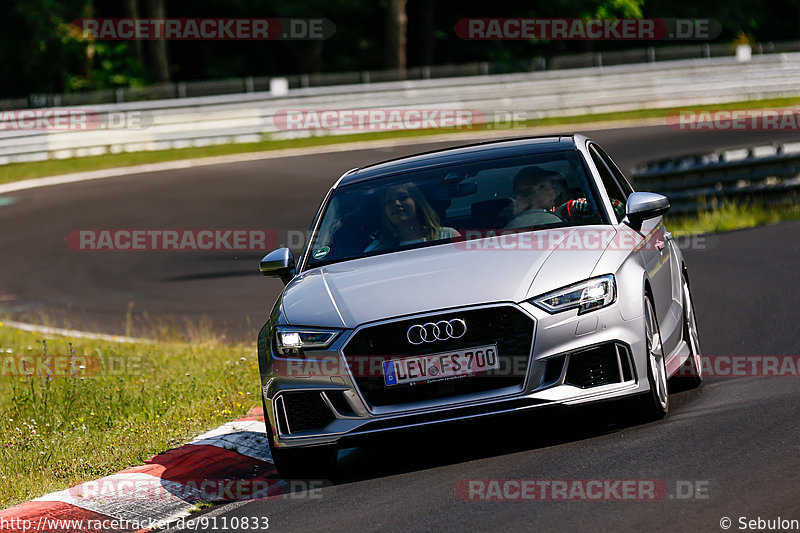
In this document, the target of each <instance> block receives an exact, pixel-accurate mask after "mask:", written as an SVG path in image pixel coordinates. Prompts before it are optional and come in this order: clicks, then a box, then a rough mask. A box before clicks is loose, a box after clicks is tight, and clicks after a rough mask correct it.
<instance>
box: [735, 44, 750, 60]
mask: <svg viewBox="0 0 800 533" xmlns="http://www.w3.org/2000/svg"><path fill="white" fill-rule="evenodd" d="M752 57H753V49H752V48H750V45H749V44H739V45H737V46H736V61H742V62H745V61H750V58H752Z"/></svg>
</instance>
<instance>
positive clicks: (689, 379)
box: [672, 276, 703, 390]
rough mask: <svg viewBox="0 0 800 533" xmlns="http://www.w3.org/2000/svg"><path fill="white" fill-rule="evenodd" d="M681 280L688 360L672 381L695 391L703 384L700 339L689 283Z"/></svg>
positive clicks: (684, 279) (682, 388) (684, 277)
mask: <svg viewBox="0 0 800 533" xmlns="http://www.w3.org/2000/svg"><path fill="white" fill-rule="evenodd" d="M682 279H683V338H684V339H685V340H686V343H687V344H688V345H689V354H690V355H689V358H688V359H687V360H686V361H684V363H683V364H682V365H681V368H680V369H679V370H678V373H677V374H675V376H673V377H672V381H673V382H674V383H675V385H677V386H678V387H679V388H680V389H681V390H689V389H695V388H697V387H699V386H700V384H701V383H702V382H703V362H702V360H701V356H700V353H701V352H700V339H699V334H698V332H697V319H696V318H695V314H694V301H693V299H692V293H691V291H690V290H689V281H688V280H687V279H686V276H682Z"/></svg>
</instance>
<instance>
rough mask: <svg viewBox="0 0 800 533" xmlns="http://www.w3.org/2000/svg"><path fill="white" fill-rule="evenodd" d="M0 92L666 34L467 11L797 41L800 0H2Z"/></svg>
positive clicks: (467, 55)
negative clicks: (274, 20) (143, 32)
mask: <svg viewBox="0 0 800 533" xmlns="http://www.w3.org/2000/svg"><path fill="white" fill-rule="evenodd" d="M4 5H6V7H7V9H6V13H5V16H4V17H2V18H0V98H9V97H22V96H27V95H29V94H32V93H62V92H76V91H82V90H93V89H103V88H113V87H139V86H145V85H148V84H152V83H157V82H159V81H191V80H206V79H225V78H234V77H244V76H271V75H283V74H286V75H288V74H301V73H317V72H341V71H358V70H374V69H383V68H398V67H399V68H404V67H408V68H410V67H417V66H425V65H443V64H457V63H466V62H473V61H489V62H493V63H503V62H514V61H520V60H526V59H529V58H531V57H535V56H545V57H548V56H554V55H558V54H565V53H573V52H584V51H590V50H601V51H602V50H614V49H620V48H643V47H645V46H651V45H655V46H668V45H670V44H672V45H675V44H678V43H674V42H673V43H670V42H656V43H653V42H630V41H627V42H626V41H617V42H610V41H604V42H597V41H558V42H556V41H551V42H546V41H539V42H534V41H464V40H461V39H459V38H458V37H457V36H456V34H455V32H454V31H453V26H454V25H455V23H456V22H457V21H458V20H459V19H461V18H468V17H585V18H613V17H620V18H622V17H661V18H714V19H716V20H717V21H718V22H719V23H720V24H721V26H722V33H721V34H720V35H719V37H718V38H716V39H715V42H730V43H734V42H762V43H766V42H779V41H790V40H800V0H771V1H763V2H753V1H752V0H747V1H746V0H725V1H718V0H692V1H691V2H687V1H686V0H682V1H678V0H550V1H547V2H541V1H540V2H536V1H533V2H531V1H515V0H512V1H502V2H486V1H485V0H482V1H477V0H291V1H277V0H201V1H197V0H6V2H5V4H4ZM132 16H133V17H137V16H138V17H148V18H162V17H175V18H180V17H192V18H194V17H229V18H249V17H303V18H328V19H330V20H331V21H332V22H333V23H334V24H335V25H336V34H335V35H334V36H333V37H332V38H330V39H328V40H324V41H107V42H102V41H97V42H88V41H85V40H81V39H79V38H77V37H76V36H75V35H73V34H71V32H70V31H69V22H70V21H72V20H74V19H76V18H82V17H83V18H86V17H102V18H115V17H117V18H118V17H132Z"/></svg>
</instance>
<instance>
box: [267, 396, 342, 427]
mask: <svg viewBox="0 0 800 533" xmlns="http://www.w3.org/2000/svg"><path fill="white" fill-rule="evenodd" d="M277 407H278V415H279V418H283V420H282V421H281V422H284V423H283V424H280V425H281V426H282V427H281V429H285V430H286V432H287V433H295V432H297V431H307V430H311V429H321V428H324V427H325V426H327V425H328V424H330V423H331V422H333V420H334V416H333V413H332V412H331V410H330V409H329V408H328V406H327V405H326V404H325V402H324V401H323V400H322V395H321V394H320V392H319V391H313V392H311V391H309V392H286V393H283V394H281V396H280V401H279V402H278V405H277Z"/></svg>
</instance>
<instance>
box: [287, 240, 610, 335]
mask: <svg viewBox="0 0 800 533" xmlns="http://www.w3.org/2000/svg"><path fill="white" fill-rule="evenodd" d="M596 229H597V230H598V231H601V232H604V233H606V234H609V235H611V237H612V238H613V235H614V234H615V231H614V230H613V229H610V228H609V226H603V227H598V228H596ZM584 230H586V227H584V228H581V231H584ZM576 231H577V230H576V228H569V229H560V230H548V231H537V232H527V233H520V234H516V235H513V236H509V237H506V238H504V239H505V240H503V239H501V238H497V237H487V238H484V239H477V240H470V241H465V242H458V243H448V244H442V245H436V246H430V247H427V248H419V249H414V250H404V251H400V252H394V253H388V254H383V255H379V256H374V257H366V258H361V259H356V260H352V261H346V262H342V263H335V264H332V265H328V266H323V267H320V268H314V269H311V270H308V271H306V272H303V273H302V274H300V275H298V276H297V277H295V278H294V279H293V280H292V281H291V282H290V283H289V284H288V285H287V286H286V288H285V289H284V293H283V301H282V306H283V313H284V316H285V318H286V320H287V321H288V323H289V324H293V325H304V326H321V327H337V328H341V327H344V328H354V327H356V326H358V325H360V324H364V323H366V322H372V321H376V320H381V319H387V318H392V317H398V316H403V315H411V314H417V313H425V312H429V311H435V310H439V309H447V308H455V307H462V306H469V305H476V304H483V303H489V302H499V301H506V302H507V301H512V302H521V301H523V300H526V299H528V298H531V297H533V296H538V295H539V294H542V293H543V292H547V291H549V290H553V289H556V288H559V287H562V286H564V285H568V284H570V283H573V282H577V281H580V280H583V279H586V278H588V277H589V276H590V275H591V273H592V270H593V268H594V266H595V265H596V264H597V262H598V261H599V259H600V257H601V255H602V254H603V248H602V247H600V246H597V247H594V248H593V249H587V248H586V247H580V249H575V248H574V247H571V246H569V243H570V242H571V241H574V237H575V235H574V234H575V232H576ZM609 240H610V238H609Z"/></svg>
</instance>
